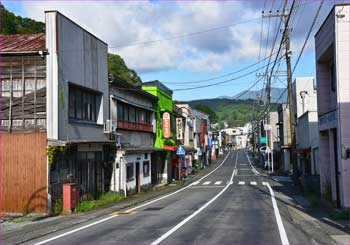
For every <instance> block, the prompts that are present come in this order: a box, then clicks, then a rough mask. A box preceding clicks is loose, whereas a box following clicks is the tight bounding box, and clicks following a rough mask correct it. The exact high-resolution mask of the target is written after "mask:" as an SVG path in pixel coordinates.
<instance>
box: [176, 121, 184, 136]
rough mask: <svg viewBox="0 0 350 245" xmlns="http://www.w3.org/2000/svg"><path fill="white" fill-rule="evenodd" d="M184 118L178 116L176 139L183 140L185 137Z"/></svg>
mask: <svg viewBox="0 0 350 245" xmlns="http://www.w3.org/2000/svg"><path fill="white" fill-rule="evenodd" d="M182 133H183V131H182V118H181V117H178V118H176V139H178V140H182V139H183V137H182Z"/></svg>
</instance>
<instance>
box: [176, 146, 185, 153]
mask: <svg viewBox="0 0 350 245" xmlns="http://www.w3.org/2000/svg"><path fill="white" fill-rule="evenodd" d="M185 154H186V152H185V148H183V146H182V145H179V148H177V150H176V155H185Z"/></svg>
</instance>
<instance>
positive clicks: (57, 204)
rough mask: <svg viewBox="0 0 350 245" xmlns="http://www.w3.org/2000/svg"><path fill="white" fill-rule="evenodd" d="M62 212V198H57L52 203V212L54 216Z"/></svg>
mask: <svg viewBox="0 0 350 245" xmlns="http://www.w3.org/2000/svg"><path fill="white" fill-rule="evenodd" d="M62 211H63V201H62V198H59V199H57V200H55V201H54V202H53V205H52V212H53V213H54V214H60V213H62Z"/></svg>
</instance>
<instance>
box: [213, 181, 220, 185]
mask: <svg viewBox="0 0 350 245" xmlns="http://www.w3.org/2000/svg"><path fill="white" fill-rule="evenodd" d="M221 183H222V181H216V182H215V183H214V185H221Z"/></svg>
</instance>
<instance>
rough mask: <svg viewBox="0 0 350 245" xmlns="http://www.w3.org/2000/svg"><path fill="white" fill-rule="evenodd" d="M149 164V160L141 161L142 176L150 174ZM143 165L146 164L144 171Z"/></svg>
mask: <svg viewBox="0 0 350 245" xmlns="http://www.w3.org/2000/svg"><path fill="white" fill-rule="evenodd" d="M150 165H151V163H150V161H149V160H147V161H143V162H142V172H143V177H149V176H150ZM145 166H148V168H147V172H146V171H145Z"/></svg>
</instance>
